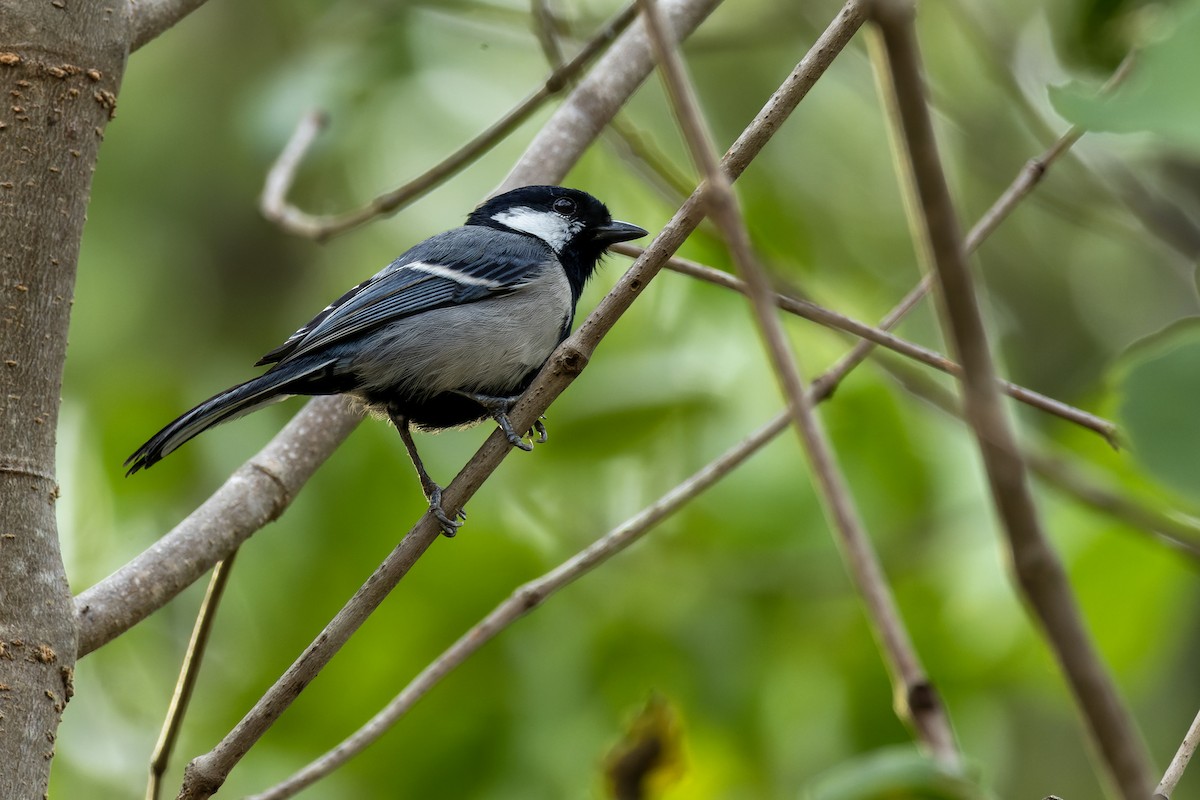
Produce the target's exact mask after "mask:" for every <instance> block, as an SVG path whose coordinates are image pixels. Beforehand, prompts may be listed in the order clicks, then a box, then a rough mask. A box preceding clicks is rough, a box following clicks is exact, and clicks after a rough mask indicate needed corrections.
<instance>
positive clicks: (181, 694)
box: [146, 550, 237, 800]
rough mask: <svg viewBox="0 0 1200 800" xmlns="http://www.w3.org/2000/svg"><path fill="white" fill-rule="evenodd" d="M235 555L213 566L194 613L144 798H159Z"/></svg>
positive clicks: (155, 750)
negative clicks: (192, 625)
mask: <svg viewBox="0 0 1200 800" xmlns="http://www.w3.org/2000/svg"><path fill="white" fill-rule="evenodd" d="M235 558H237V551H236V550H235V551H234V552H233V553H232V554H231V555H230V556H229V558H227V559H225V560H224V561H221V562H219V563H218V564H217V565H216V566H215V567H213V572H212V578H211V579H210V580H209V582H208V590H207V591H206V592H205V593H204V601H203V602H202V603H201V604H200V611H199V613H198V614H197V615H196V625H195V627H194V628H192V638H191V641H189V642H188V648H187V653H186V654H185V655H184V657H183V664H182V665H181V666H180V668H179V680H178V681H177V682H176V684H175V694H174V696H173V697H172V698H171V705H170V707H169V708H168V709H167V717H166V719H165V720H163V727H162V732H161V733H160V734H159V737H158V744H156V745H155V746H154V755H153V756H151V758H150V779H149V782H148V783H147V784H146V800H158V798H159V795H160V792H161V789H162V779H163V775H164V774H165V773H166V771H167V763H168V762H169V761H170V760H171V753H172V752H173V751H174V750H175V742H176V741H177V740H178V738H179V731H180V730H181V729H182V728H183V717H184V715H185V714H187V708H188V703H190V702H191V699H192V690H193V689H195V688H196V679H197V678H198V677H199V676H200V663H201V662H202V661H203V660H204V652H205V650H206V649H207V648H208V636H209V634H210V633H212V625H213V620H215V619H216V616H217V608H218V607H219V606H220V605H221V597H222V595H224V594H225V586H226V584H228V583H229V573H230V572H232V571H233V561H234V559H235Z"/></svg>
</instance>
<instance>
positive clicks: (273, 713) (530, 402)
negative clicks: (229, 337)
mask: <svg viewBox="0 0 1200 800" xmlns="http://www.w3.org/2000/svg"><path fill="white" fill-rule="evenodd" d="M693 13H694V9H693ZM700 18H702V15H701V16H700V17H695V18H694V19H695V22H696V23H697V24H698V22H699V19H700ZM861 24H862V15H861V14H860V12H859V11H858V7H857V3H856V2H854V1H853V0H852V2H849V3H847V4H846V5H845V6H844V7H843V9H842V11H841V12H840V13H839V14H838V16H837V17H836V19H835V20H834V21H833V22H832V23H831V24H830V26H829V28H828V29H827V30H826V31H825V33H824V34H822V36H821V37H820V38H819V39H818V40H817V42H816V43H815V44H814V45H813V47H812V48H811V49H810V50H809V53H808V55H806V56H805V58H804V59H802V60H801V62H800V64H799V65H797V67H796V69H795V70H793V72H792V73H791V75H789V76H788V78H787V80H786V81H785V82H784V85H783V86H782V87H781V88H780V89H779V90H778V91H776V93H775V94H774V95H772V96H771V98H770V99H769V100H768V101H767V104H766V105H765V106H764V107H763V109H762V111H760V112H759V114H758V115H757V116H756V117H755V118H754V120H753V121H752V122H751V124H750V125H749V126H748V127H747V129H746V130H745V131H743V133H742V135H741V136H739V137H738V140H737V141H736V142H734V144H733V146H732V147H731V148H730V151H729V153H727V154H726V158H725V162H724V168H725V169H726V170H727V171H728V172H729V173H730V175H731V176H735V175H739V174H741V172H742V171H743V170H744V169H745V168H746V166H747V164H749V162H750V160H751V159H753V158H754V157H755V156H756V155H757V154H758V153H759V152H760V151H761V150H762V148H763V147H764V146H765V145H766V143H767V141H768V140H769V139H770V138H771V136H772V135H773V134H774V133H775V131H777V130H778V129H779V126H780V125H782V124H783V122H784V121H785V119H786V118H787V116H788V115H789V114H790V113H791V112H792V111H793V110H794V109H795V108H796V106H797V105H798V104H799V102H800V100H801V99H803V97H804V96H805V95H806V94H807V93H808V90H809V89H810V88H812V86H813V84H814V83H815V82H816V80H817V79H818V78H819V77H820V76H821V75H822V74H823V73H824V71H825V69H826V68H827V67H828V66H829V64H830V63H832V61H833V59H834V58H835V57H836V55H837V54H838V53H839V52H840V51H841V49H842V48H843V47H844V46H845V45H846V43H847V42H848V41H849V40H850V38H851V37H852V36H853V34H854V32H855V31H857V30H858V28H859V27H860V26H861ZM633 34H635V30H633V29H631V30H630V31H629V32H627V34H626V36H625V37H622V40H624V39H626V38H627V37H629V36H631V35H633ZM619 47H620V43H618V45H615V46H614V48H613V50H612V51H610V54H609V55H610V56H611V54H612V52H624V51H622V50H618V48H619ZM625 55H626V56H627V57H628V59H630V60H629V61H622V62H619V63H616V64H613V65H611V67H612V68H613V69H615V70H617V71H618V72H620V73H621V74H622V75H623V76H624V75H625V70H626V69H627V68H628V67H629V64H630V63H631V61H633V60H635V59H634V56H635V54H631V53H628V52H626V53H625ZM606 61H607V57H606V59H604V60H602V61H601V63H600V64H598V65H597V66H596V67H594V68H593V73H592V75H590V76H589V78H588V79H587V80H584V81H582V82H581V83H580V85H579V87H578V88H577V89H576V90H575V92H572V95H571V99H569V100H568V102H567V103H565V104H564V105H563V107H562V108H560V109H559V111H558V112H557V113H556V114H555V116H554V117H552V118H551V120H550V122H549V123H548V124H547V125H546V126H545V127H543V128H542V132H541V135H540V136H539V137H538V141H539V142H542V144H541V145H540V146H541V147H550V146H554V147H557V149H556V150H555V151H554V152H553V154H552V157H551V156H547V155H546V154H545V153H544V151H542V150H540V149H538V147H539V145H537V144H536V143H535V144H534V145H531V146H530V148H529V150H527V151H526V156H525V157H524V158H523V159H522V160H521V162H519V163H518V165H517V167H516V168H515V169H514V171H513V173H511V174H510V176H509V180H510V181H511V180H513V179H514V178H513V176H514V175H515V176H518V177H517V179H518V180H519V179H520V176H523V175H525V176H532V178H533V180H541V181H547V180H549V181H554V180H557V179H559V178H561V175H562V173H560V172H557V171H549V170H557V169H559V168H561V169H566V168H567V167H569V165H570V161H569V159H567V158H566V155H567V154H566V152H565V151H564V149H563V148H564V147H567V146H568V143H569V144H570V147H571V148H572V149H573V152H574V153H575V155H576V157H578V155H579V153H581V152H582V150H583V148H584V147H585V146H586V145H587V143H589V142H590V141H591V140H592V138H594V136H595V132H597V131H599V129H600V128H599V127H598V126H597V125H596V124H595V122H594V121H588V120H587V119H585V117H586V115H587V113H588V111H592V112H594V113H599V114H603V113H616V110H617V108H618V107H619V105H620V103H619V102H613V103H611V104H600V103H598V102H597V91H598V87H597V85H596V81H592V78H593V77H594V76H595V73H596V71H597V70H600V69H601V68H602V67H603V65H604V63H605V62H606ZM589 81H590V82H591V85H590V86H589ZM632 88H633V87H630V91H632ZM580 93H582V94H580ZM576 98H579V99H578V100H577V99H576ZM576 102H577V103H578V105H575V103H576ZM551 143H553V144H551ZM539 163H541V164H543V166H544V167H545V169H546V170H548V171H547V172H544V173H541V174H539V173H538V172H537V171H536V166H537V164H539ZM518 185H519V184H518ZM698 206H699V192H697V193H693V195H692V197H691V198H689V200H688V202H687V203H685V204H684V206H683V207H682V208H681V209H680V210H679V211H678V212H676V214H675V216H674V217H673V218H672V220H671V222H670V223H668V225H667V226H666V227H665V228H664V229H663V230H662V232H660V233H659V235H658V236H657V237H656V238H655V241H654V243H653V244H652V245H651V246H650V247H649V248H648V249H647V252H646V254H645V255H644V256H643V257H642V258H640V259H638V261H637V262H636V263H635V264H634V265H633V266H632V267H631V268H630V269H629V271H628V272H626V273H625V275H624V276H623V277H622V278H621V279H620V280H619V281H618V282H617V285H616V286H615V287H614V288H613V290H612V291H611V292H609V294H608V295H607V296H606V297H605V298H604V300H603V301H602V302H601V303H600V305H599V306H598V307H597V308H596V310H595V311H593V312H592V314H590V315H589V316H588V318H587V319H586V320H585V321H584V322H583V324H582V325H581V326H580V328H579V329H578V330H577V331H576V332H575V333H574V334H573V335H572V336H571V337H570V338H568V339H567V341H566V342H564V343H563V344H562V345H561V346H560V347H559V348H558V350H556V351H555V353H554V355H552V356H551V358H550V360H549V361H548V363H547V365H546V367H545V368H543V370H542V372H541V373H540V374H539V375H538V377H537V379H536V380H535V381H534V383H533V385H532V386H531V387H530V388H529V389H528V390H527V391H526V393H525V395H524V396H523V398H522V399H521V400H520V401H519V402H518V403H517V405H516V406H515V407H514V408H513V410H512V411H511V412H510V414H509V418H510V420H511V422H512V424H513V426H514V427H516V428H517V429H518V430H525V429H528V428H529V427H531V426H532V425H533V422H534V420H536V419H537V418H538V417H539V415H540V414H541V413H542V412H543V411H544V410H545V409H546V407H547V406H549V404H550V403H551V402H552V401H553V400H554V399H555V398H556V397H557V396H558V395H559V394H561V393H562V391H563V390H564V389H565V388H566V387H567V386H568V385H569V384H570V383H571V381H573V380H574V378H575V377H576V376H577V375H578V374H579V373H580V371H582V370H583V368H584V367H585V366H586V365H587V361H588V358H589V357H590V355H591V353H592V352H593V351H594V349H595V347H596V345H597V343H598V342H599V341H600V339H601V338H603V336H604V335H605V334H606V333H607V332H608V331H609V330H611V328H612V326H613V325H615V324H616V321H617V319H618V318H619V317H620V316H621V315H622V314H623V313H624V312H625V311H626V310H627V309H628V308H629V306H630V304H632V302H633V300H634V299H635V298H636V297H637V296H638V294H640V292H641V291H642V289H644V288H645V285H646V283H647V282H648V281H649V280H651V279H652V278H653V277H654V276H655V275H656V274H657V273H658V271H659V270H660V269H661V268H662V264H663V262H664V261H665V260H666V259H667V258H668V257H669V256H670V255H671V254H672V253H673V252H674V251H675V249H676V248H678V247H679V245H680V244H682V242H683V241H684V239H686V238H687V235H688V234H689V233H690V232H691V231H692V230H694V229H695V227H696V225H697V224H698V223H699V221H700V219H701V218H702V215H701V214H700V212H699V209H698ZM301 413H303V412H301ZM510 449H511V445H510V444H509V443H508V440H507V438H506V437H505V436H504V435H503V434H502V433H501V432H499V431H494V432H493V433H492V435H491V436H490V437H488V439H487V441H485V442H484V444H483V446H482V447H481V448H480V449H479V451H478V452H477V453H476V454H475V456H474V457H473V458H472V459H471V461H470V462H468V464H467V465H466V467H464V468H463V470H462V471H461V472H459V474H458V476H457V477H455V479H454V480H453V481H451V482H450V484H449V485H448V486H447V487H446V488H445V490H444V492H443V495H442V503H443V507H444V508H445V509H446V511H447V512H448V513H453V512H454V511H456V510H458V509H460V508H461V507H462V505H463V504H464V503H465V502H466V501H467V500H468V499H469V498H470V497H471V496H472V495H473V494H474V493H475V492H476V491H477V490H478V489H479V487H480V486H481V485H482V483H483V481H484V480H485V479H486V478H487V477H488V476H489V475H490V474H491V473H492V472H493V471H494V470H495V469H496V467H497V466H499V464H500V461H501V460H502V459H503V458H504V457H505V456H506V455H507V454H508V451H509V450H510ZM437 537H438V527H437V523H436V522H435V521H434V520H433V517H432V516H430V515H428V514H427V515H425V516H423V517H422V518H421V519H420V521H418V523H417V524H416V526H414V528H413V529H412V530H411V531H409V533H408V535H407V536H406V537H405V538H404V540H402V541H401V542H400V544H399V545H398V546H397V548H396V550H395V551H393V553H392V555H390V556H389V557H388V559H387V560H385V561H384V563H383V564H381V565H380V567H379V569H377V570H376V572H375V573H374V574H373V575H372V576H371V578H370V579H368V581H367V582H366V583H365V584H364V585H363V588H361V589H360V590H359V591H358V592H357V593H356V594H355V596H354V598H352V599H351V601H350V602H349V603H347V605H346V606H345V607H343V609H342V610H341V611H340V612H339V613H338V615H337V616H335V617H334V619H333V620H331V621H330V623H329V624H328V625H327V626H326V627H325V630H324V631H322V633H321V634H320V636H318V638H317V639H316V640H315V641H314V642H313V643H312V644H310V645H309V647H308V648H307V649H306V650H305V652H304V653H303V654H301V656H300V657H299V658H298V659H297V661H296V662H295V663H293V664H292V666H291V667H289V668H288V670H287V671H286V672H285V673H284V675H283V676H282V677H281V678H280V679H279V680H278V681H277V682H276V683H275V684H274V685H273V686H272V687H271V688H270V689H269V690H268V691H267V693H266V694H265V695H263V697H262V698H261V699H260V701H259V702H258V703H257V704H256V705H255V707H254V708H253V709H252V710H251V711H250V712H249V713H248V714H247V715H246V717H245V718H243V720H242V721H241V722H240V723H239V724H238V725H237V726H236V727H235V728H234V730H233V731H231V732H230V733H229V734H228V735H227V736H226V737H225V738H224V739H223V740H222V741H221V742H220V743H219V744H218V745H217V746H216V747H215V748H214V749H213V750H212V751H210V752H209V753H207V754H205V755H203V756H200V757H199V758H196V759H194V760H193V761H192V763H191V764H189V765H188V769H187V771H186V772H185V776H184V786H183V789H182V790H181V794H180V797H181V798H196V797H207V796H210V795H211V794H212V792H214V791H216V789H217V788H219V787H220V785H221V783H223V782H224V780H225V778H226V777H227V776H228V774H229V771H230V770H231V769H232V768H233V766H234V765H236V763H237V762H238V761H239V760H240V759H241V757H242V756H244V755H245V753H246V752H247V751H248V749H249V747H250V746H252V745H253V743H254V742H255V741H256V740H257V739H258V738H259V737H260V736H261V735H262V734H263V733H264V732H265V731H266V729H267V728H268V727H269V726H270V725H271V724H273V723H274V721H275V720H276V719H277V718H278V717H279V715H280V714H282V713H283V711H284V710H285V709H286V708H287V706H288V705H289V704H290V703H291V702H292V700H294V699H295V698H296V696H298V695H299V693H300V692H301V691H302V690H303V689H304V687H305V686H306V685H307V684H308V682H309V681H310V680H312V677H313V676H315V675H316V673H317V672H318V671H319V670H320V669H321V668H322V667H323V666H324V665H325V664H326V663H328V661H329V659H331V658H332V657H333V655H334V654H335V653H336V652H337V651H338V649H339V648H340V647H341V646H342V644H344V643H345V641H346V640H347V639H348V638H349V636H350V635H351V634H352V633H353V632H354V631H355V630H357V628H358V626H359V625H361V624H362V622H363V620H364V619H365V614H367V613H370V610H372V609H373V608H374V607H375V606H377V605H378V604H379V602H382V599H383V597H384V596H386V594H387V592H389V591H390V590H391V589H392V588H393V587H395V585H396V584H397V583H398V582H399V581H400V580H401V579H402V578H403V577H404V575H405V574H407V571H408V568H409V567H410V566H411V565H412V563H413V562H414V561H415V560H416V558H418V557H419V556H420V555H421V553H423V552H424V550H425V549H426V548H428V547H429V545H430V544H431V543H432V542H433V541H434V540H435V539H436V538H437Z"/></svg>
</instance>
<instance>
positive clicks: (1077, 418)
mask: <svg viewBox="0 0 1200 800" xmlns="http://www.w3.org/2000/svg"><path fill="white" fill-rule="evenodd" d="M612 249H613V250H614V251H616V252H619V253H624V254H626V255H637V254H639V253H641V252H642V248H641V247H638V246H637V245H630V244H620V245H616V246H615V247H613V248H612ZM667 268H668V269H670V270H672V271H674V272H678V273H680V274H682V275H688V276H690V277H693V278H698V279H699V280H702V281H706V282H708V283H712V284H715V285H717V286H723V287H725V288H726V289H732V290H733V291H735V292H740V293H741V294H747V293H748V291H749V290H748V288H747V286H746V284H745V282H744V281H741V280H738V279H737V278H735V277H734V276H732V275H730V274H729V273H726V272H721V271H720V270H718V269H713V268H712V267H709V266H707V265H704V264H699V263H697V262H695V261H690V260H688V259H686V258H679V257H678V256H675V257H672V258H671V259H670V260H669V261H667ZM773 300H774V303H775V305H776V306H778V307H779V308H781V309H783V310H784V311H786V312H788V313H789V314H795V315H796V316H798V317H802V318H804V319H807V320H809V321H811V322H815V323H817V324H818V325H824V326H825V327H827V328H831V329H833V330H838V331H843V332H845V333H849V334H852V335H854V336H857V337H859V338H861V339H865V340H868V341H870V342H872V343H873V344H876V345H879V346H881V347H886V348H887V349H889V350H891V351H893V352H896V353H899V354H900V355H902V356H907V357H908V358H911V359H912V360H914V361H918V362H920V363H922V364H925V365H926V366H929V367H933V368H934V369H936V370H938V371H940V372H944V373H946V374H947V375H953V376H954V377H956V378H961V377H962V367H961V366H959V365H958V364H957V363H955V362H954V361H952V360H951V359H949V358H947V357H946V356H944V355H942V354H941V353H938V352H936V351H934V350H930V349H929V348H926V347H922V346H921V345H919V344H915V343H913V342H910V341H908V340H906V339H902V338H900V337H899V336H896V335H895V334H892V333H888V332H887V331H886V330H884V329H882V328H876V327H874V326H872V325H867V324H866V323H863V322H859V321H858V320H855V319H852V318H850V317H847V316H845V315H844V314H839V313H838V312H836V311H833V310H831V309H828V308H825V307H824V306H820V305H817V304H816V303H813V302H811V301H809V300H802V299H799V298H795V297H790V296H788V295H784V294H779V293H773ZM999 385H1000V390H1001V391H1002V392H1004V394H1006V395H1008V396H1009V397H1011V398H1013V399H1014V400H1018V401H1020V402H1022V403H1025V404H1026V405H1028V406H1030V407H1032V408H1036V409H1038V410H1040V411H1044V412H1046V413H1048V414H1053V415H1054V416H1056V417H1060V418H1062V419H1065V420H1067V421H1068V422H1072V423H1075V424H1076V425H1079V426H1081V427H1084V428H1087V429H1088V430H1091V431H1094V432H1096V433H1098V434H1100V435H1101V436H1103V437H1104V439H1105V440H1106V441H1107V442H1108V443H1109V444H1112V445H1114V446H1115V444H1116V441H1117V426H1116V425H1115V424H1114V423H1112V422H1110V421H1109V420H1106V419H1103V418H1101V417H1098V416H1096V415H1095V414H1090V413H1088V412H1087V411H1084V410H1082V409H1079V408H1076V407H1074V406H1072V405H1069V404H1067V403H1064V402H1062V401H1061V400H1055V399H1054V398H1052V397H1047V396H1046V395H1044V394H1041V393H1039V392H1035V391H1033V390H1032V389H1026V388H1025V387H1023V386H1020V385H1018V384H1015V383H1011V382H1009V381H1006V380H1000V382H999Z"/></svg>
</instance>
